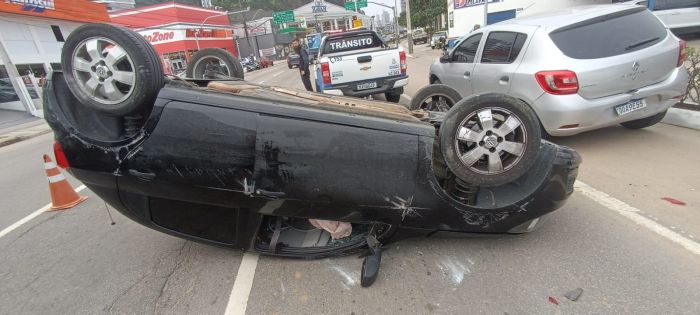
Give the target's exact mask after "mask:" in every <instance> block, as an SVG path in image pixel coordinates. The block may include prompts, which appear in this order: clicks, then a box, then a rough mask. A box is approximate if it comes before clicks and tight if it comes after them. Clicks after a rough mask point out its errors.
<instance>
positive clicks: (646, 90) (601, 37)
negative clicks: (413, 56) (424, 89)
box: [430, 5, 688, 136]
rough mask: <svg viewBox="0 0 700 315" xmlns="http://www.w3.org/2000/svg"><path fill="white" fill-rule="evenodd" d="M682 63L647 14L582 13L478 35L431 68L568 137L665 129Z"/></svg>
mask: <svg viewBox="0 0 700 315" xmlns="http://www.w3.org/2000/svg"><path fill="white" fill-rule="evenodd" d="M684 61H685V42H683V41H682V40H679V39H678V38H677V37H675V36H674V35H673V34H672V33H671V32H670V31H669V30H667V29H666V28H665V27H664V25H663V23H661V21H659V19H658V18H657V17H655V16H654V15H653V14H652V13H651V12H649V11H648V10H647V9H646V8H644V7H641V6H629V5H600V6H584V7H576V8H571V9H568V10H564V11H557V12H551V13H547V14H543V15H537V16H531V17H525V18H518V19H513V20H509V21H504V22H501V23H498V24H494V25H490V26H488V27H484V28H482V29H480V30H478V31H476V32H473V33H471V34H469V36H467V37H465V38H463V39H461V40H460V41H459V42H458V43H457V45H456V46H455V48H454V49H452V50H451V51H450V52H449V53H446V54H445V55H444V56H443V57H441V58H440V59H439V60H437V61H436V62H435V63H433V64H432V65H431V67H430V83H431V84H432V83H442V84H446V85H448V86H450V87H452V88H454V89H456V90H457V91H459V93H460V94H461V96H462V97H466V96H469V95H472V94H483V93H492V92H495V93H506V94H509V95H511V96H513V97H516V98H519V99H521V100H522V101H524V102H525V103H527V104H528V105H530V106H531V107H532V108H533V109H534V111H535V113H536V114H537V116H538V117H539V119H540V122H541V123H542V126H543V128H544V130H545V131H546V132H547V133H548V134H550V135H553V136H569V135H574V134H578V133H581V132H584V131H588V130H593V129H598V128H602V127H606V126H611V125H615V124H622V125H623V126H625V127H628V128H633V129H636V128H644V127H648V126H651V125H653V124H656V123H658V122H659V121H661V119H663V117H664V115H665V113H666V110H667V109H668V108H669V107H671V106H672V105H674V104H676V103H677V102H678V101H679V99H680V98H681V96H682V95H683V94H684V93H685V89H686V86H687V84H688V72H687V70H686V69H685V67H684V66H683V63H684Z"/></svg>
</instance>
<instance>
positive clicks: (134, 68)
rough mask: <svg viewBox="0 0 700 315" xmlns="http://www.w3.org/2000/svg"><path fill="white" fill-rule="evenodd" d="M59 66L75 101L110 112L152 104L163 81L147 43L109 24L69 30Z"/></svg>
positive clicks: (120, 111) (158, 59) (110, 113)
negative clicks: (69, 33)
mask: <svg viewBox="0 0 700 315" xmlns="http://www.w3.org/2000/svg"><path fill="white" fill-rule="evenodd" d="M88 46H90V47H91V48H92V49H90V51H88V49H89V48H88ZM93 46H94V47H93ZM88 59H89V60H88ZM61 67H62V68H63V69H64V78H65V80H66V83H67V85H68V89H69V90H70V91H71V93H72V94H73V95H74V96H75V97H76V98H77V99H78V101H79V103H80V104H83V105H85V106H87V107H89V108H92V109H95V110H97V111H100V112H102V113H104V114H107V115H110V116H122V115H126V114H129V113H132V112H135V111H137V110H142V109H144V108H143V107H142V106H152V105H153V101H154V100H155V98H156V97H157V95H158V92H159V91H160V89H161V88H162V87H163V85H164V84H165V76H164V74H163V66H162V65H161V63H160V58H159V57H158V54H157V53H156V52H155V50H154V49H153V46H151V45H150V44H149V43H148V42H147V41H146V40H145V39H144V38H143V36H141V35H139V34H138V33H136V32H134V31H132V30H129V29H127V28H124V27H120V26H114V25H109V24H85V25H82V26H80V27H78V28H77V29H75V31H73V32H71V35H70V36H68V38H67V39H66V41H65V43H64V45H63V50H62V53H61Z"/></svg>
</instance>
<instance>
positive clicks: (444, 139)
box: [439, 94, 541, 187]
mask: <svg viewBox="0 0 700 315" xmlns="http://www.w3.org/2000/svg"><path fill="white" fill-rule="evenodd" d="M540 130H541V129H540V123H539V120H538V119H537V115H536V114H535V112H534V111H533V110H532V108H530V106H528V105H527V104H525V103H524V102H523V101H521V100H518V99H515V98H513V97H510V96H507V95H504V94H484V95H474V96H470V97H468V98H465V99H463V100H461V101H459V102H458V103H457V104H455V106H453V107H452V109H450V110H449V111H448V112H447V114H446V115H445V120H444V121H443V123H442V125H441V127H440V137H439V138H440V139H439V140H440V149H441V151H442V154H443V157H444V159H445V163H446V164H447V166H448V167H449V168H450V170H451V171H452V173H454V174H455V176H457V177H459V178H460V179H461V180H463V181H465V182H468V183H471V184H475V185H479V186H487V187H493V186H499V185H503V184H506V183H509V182H512V181H514V180H516V179H518V178H519V177H520V176H522V175H523V174H525V172H527V170H528V169H529V168H530V167H531V166H532V164H533V163H534V161H535V157H536V156H537V152H538V150H539V147H540V142H541V134H540Z"/></svg>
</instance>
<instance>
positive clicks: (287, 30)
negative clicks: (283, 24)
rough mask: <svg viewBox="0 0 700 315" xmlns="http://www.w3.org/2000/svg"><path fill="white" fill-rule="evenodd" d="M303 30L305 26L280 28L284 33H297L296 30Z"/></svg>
mask: <svg viewBox="0 0 700 315" xmlns="http://www.w3.org/2000/svg"><path fill="white" fill-rule="evenodd" d="M303 31H304V29H303V28H299V27H287V28H283V29H281V30H280V33H283V34H284V33H296V32H303Z"/></svg>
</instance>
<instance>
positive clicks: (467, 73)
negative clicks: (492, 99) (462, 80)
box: [464, 71, 472, 78]
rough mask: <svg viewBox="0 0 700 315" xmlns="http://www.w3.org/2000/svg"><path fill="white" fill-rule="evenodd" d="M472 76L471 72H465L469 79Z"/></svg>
mask: <svg viewBox="0 0 700 315" xmlns="http://www.w3.org/2000/svg"><path fill="white" fill-rule="evenodd" d="M471 75H472V73H471V71H467V72H464V77H466V78H468V77H470V76H471Z"/></svg>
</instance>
